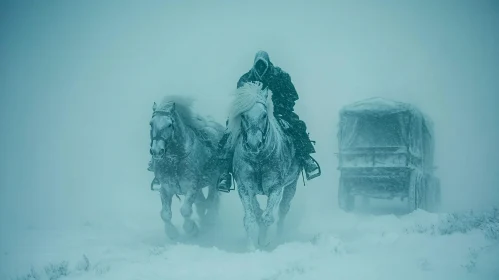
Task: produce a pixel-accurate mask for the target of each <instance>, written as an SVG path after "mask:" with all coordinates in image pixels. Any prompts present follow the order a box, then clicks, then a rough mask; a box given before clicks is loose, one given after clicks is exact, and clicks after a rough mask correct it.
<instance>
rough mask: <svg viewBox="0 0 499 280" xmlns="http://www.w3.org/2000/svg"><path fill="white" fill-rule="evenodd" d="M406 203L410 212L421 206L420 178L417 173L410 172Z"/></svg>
mask: <svg viewBox="0 0 499 280" xmlns="http://www.w3.org/2000/svg"><path fill="white" fill-rule="evenodd" d="M407 203H408V206H409V211H410V212H412V211H414V210H416V209H418V208H419V207H420V206H421V176H420V175H419V172H417V171H411V175H410V178H409V188H408V199H407Z"/></svg>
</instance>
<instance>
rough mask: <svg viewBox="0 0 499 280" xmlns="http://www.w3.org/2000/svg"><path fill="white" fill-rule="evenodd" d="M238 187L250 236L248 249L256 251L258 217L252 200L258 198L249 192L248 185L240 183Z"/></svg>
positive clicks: (245, 227) (244, 221) (248, 235)
mask: <svg viewBox="0 0 499 280" xmlns="http://www.w3.org/2000/svg"><path fill="white" fill-rule="evenodd" d="M237 189H238V193H239V197H240V198H241V202H242V204H243V209H244V218H243V223H244V229H245V230H246V235H247V238H248V249H249V250H250V251H254V250H255V249H256V244H258V243H257V242H258V235H259V227H258V223H257V217H256V215H255V212H254V211H253V210H254V209H253V207H252V200H253V199H256V198H255V195H254V194H252V193H249V191H248V189H247V187H246V186H244V185H240V186H239V187H238V188H237Z"/></svg>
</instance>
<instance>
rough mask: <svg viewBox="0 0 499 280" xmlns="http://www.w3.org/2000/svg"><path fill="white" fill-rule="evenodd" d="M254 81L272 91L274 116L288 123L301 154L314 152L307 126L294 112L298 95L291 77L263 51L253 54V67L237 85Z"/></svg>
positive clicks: (240, 85)
mask: <svg viewBox="0 0 499 280" xmlns="http://www.w3.org/2000/svg"><path fill="white" fill-rule="evenodd" d="M255 81H259V82H261V83H262V84H263V87H264V88H265V87H268V88H269V89H270V90H271V91H272V102H273V104H274V116H275V117H276V118H277V119H278V120H279V119H282V120H284V121H286V122H287V123H289V124H290V126H291V129H290V130H289V133H290V134H291V136H292V137H293V138H294V139H295V145H296V146H297V150H298V152H299V153H300V154H302V155H306V154H310V153H314V152H315V149H314V146H313V145H312V143H311V142H310V140H309V137H308V133H307V127H306V125H305V123H304V122H303V121H301V120H300V118H299V117H298V115H297V114H296V113H295V112H294V106H295V102H296V101H297V100H298V99H299V97H298V93H297V92H296V89H295V86H294V85H293V83H292V82H291V77H290V76H289V74H288V73H286V72H285V71H283V70H282V69H281V68H279V67H276V66H274V65H273V64H272V62H271V61H270V58H269V55H268V54H267V52H265V51H259V52H258V53H257V54H256V55H255V60H254V62H253V67H252V68H251V70H250V71H248V72H247V73H245V74H244V75H242V76H241V78H240V79H239V81H238V82H237V87H238V88H239V87H242V86H243V85H244V83H247V82H255Z"/></svg>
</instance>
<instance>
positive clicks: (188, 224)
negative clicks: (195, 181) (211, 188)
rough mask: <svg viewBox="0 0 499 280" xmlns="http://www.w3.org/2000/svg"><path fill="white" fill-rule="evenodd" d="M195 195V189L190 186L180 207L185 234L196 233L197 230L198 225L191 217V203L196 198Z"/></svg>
mask: <svg viewBox="0 0 499 280" xmlns="http://www.w3.org/2000/svg"><path fill="white" fill-rule="evenodd" d="M196 197H197V189H196V188H191V189H190V190H189V191H187V194H186V195H185V199H184V203H183V204H182V206H181V207H180V214H182V217H184V226H183V227H184V231H185V233H186V234H187V235H191V236H192V235H196V233H197V232H198V226H197V225H196V223H195V222H194V220H193V219H192V218H191V215H192V204H193V203H194V201H195V200H196Z"/></svg>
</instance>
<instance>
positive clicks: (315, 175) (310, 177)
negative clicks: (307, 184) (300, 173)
mask: <svg viewBox="0 0 499 280" xmlns="http://www.w3.org/2000/svg"><path fill="white" fill-rule="evenodd" d="M310 158H311V159H312V160H313V161H314V162H315V164H317V172H314V173H312V174H309V173H308V172H307V171H305V175H306V177H307V181H310V180H312V179H314V178H317V177H319V176H321V174H322V172H321V166H320V165H319V163H318V162H317V161H316V160H315V159H314V158H313V157H310Z"/></svg>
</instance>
